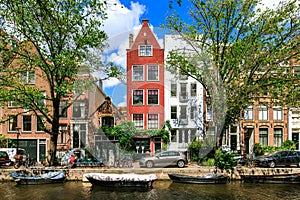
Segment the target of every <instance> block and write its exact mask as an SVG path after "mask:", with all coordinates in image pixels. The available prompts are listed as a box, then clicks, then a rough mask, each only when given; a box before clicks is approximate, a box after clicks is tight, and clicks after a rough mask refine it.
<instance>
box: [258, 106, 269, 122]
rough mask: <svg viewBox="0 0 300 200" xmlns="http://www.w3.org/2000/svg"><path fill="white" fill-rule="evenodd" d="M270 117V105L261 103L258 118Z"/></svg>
mask: <svg viewBox="0 0 300 200" xmlns="http://www.w3.org/2000/svg"><path fill="white" fill-rule="evenodd" d="M268 119H269V115H268V106H266V105H259V107H258V120H260V121H267V120H268Z"/></svg>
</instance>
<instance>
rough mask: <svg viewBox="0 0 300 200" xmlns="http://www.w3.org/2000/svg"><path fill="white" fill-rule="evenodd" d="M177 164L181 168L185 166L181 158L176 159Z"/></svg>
mask: <svg viewBox="0 0 300 200" xmlns="http://www.w3.org/2000/svg"><path fill="white" fill-rule="evenodd" d="M177 166H178V167H179V168H183V167H184V166H185V163H184V161H183V160H178V161H177Z"/></svg>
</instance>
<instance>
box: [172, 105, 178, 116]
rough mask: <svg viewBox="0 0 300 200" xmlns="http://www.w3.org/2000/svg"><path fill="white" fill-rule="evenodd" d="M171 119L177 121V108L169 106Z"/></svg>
mask: <svg viewBox="0 0 300 200" xmlns="http://www.w3.org/2000/svg"><path fill="white" fill-rule="evenodd" d="M171 119H177V106H171Z"/></svg>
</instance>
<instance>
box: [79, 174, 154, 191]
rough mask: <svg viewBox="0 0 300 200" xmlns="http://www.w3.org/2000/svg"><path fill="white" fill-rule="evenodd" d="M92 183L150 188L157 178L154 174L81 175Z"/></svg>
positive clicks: (106, 185) (107, 185)
mask: <svg viewBox="0 0 300 200" xmlns="http://www.w3.org/2000/svg"><path fill="white" fill-rule="evenodd" d="M83 177H84V178H86V179H87V180H89V182H90V183H92V184H93V185H100V186H105V187H144V188H152V187H153V182H154V181H155V180H157V176H156V175H155V174H103V173H87V174H84V175H83Z"/></svg>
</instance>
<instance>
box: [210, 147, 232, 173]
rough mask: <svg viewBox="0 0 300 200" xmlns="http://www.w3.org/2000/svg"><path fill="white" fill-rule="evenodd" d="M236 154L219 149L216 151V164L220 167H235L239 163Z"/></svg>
mask: <svg viewBox="0 0 300 200" xmlns="http://www.w3.org/2000/svg"><path fill="white" fill-rule="evenodd" d="M234 156H235V154H232V153H228V152H224V151H222V150H221V149H218V150H217V151H216V153H215V166H216V167H217V168H219V169H233V168H234V167H235V166H236V165H237V160H236V159H234Z"/></svg>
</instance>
